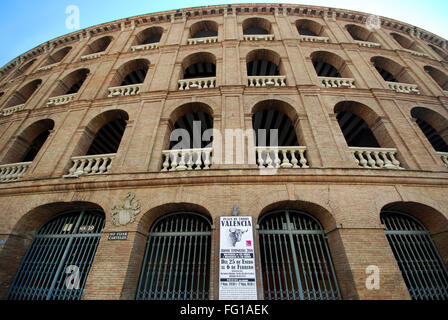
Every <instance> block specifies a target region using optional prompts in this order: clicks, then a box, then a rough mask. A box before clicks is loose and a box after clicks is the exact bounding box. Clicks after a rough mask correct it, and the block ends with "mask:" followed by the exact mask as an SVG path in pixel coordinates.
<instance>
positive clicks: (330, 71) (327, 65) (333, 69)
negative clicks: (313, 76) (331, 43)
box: [311, 51, 352, 78]
mask: <svg viewBox="0 0 448 320" xmlns="http://www.w3.org/2000/svg"><path fill="white" fill-rule="evenodd" d="M311 60H312V62H313V66H314V69H315V70H316V73H317V76H319V77H331V78H341V77H342V78H351V77H352V74H351V72H350V70H349V69H348V66H347V64H346V63H345V61H344V59H342V58H341V57H339V56H338V55H336V54H334V53H331V52H327V51H316V52H313V53H312V54H311Z"/></svg>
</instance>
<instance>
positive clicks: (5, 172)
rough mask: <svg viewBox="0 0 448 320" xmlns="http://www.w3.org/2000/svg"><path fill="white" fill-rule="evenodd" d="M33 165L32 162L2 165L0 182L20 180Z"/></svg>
mask: <svg viewBox="0 0 448 320" xmlns="http://www.w3.org/2000/svg"><path fill="white" fill-rule="evenodd" d="M31 163H32V162H19V163H10V164H3V165H0V182H10V181H17V180H20V178H22V177H23V175H24V174H25V172H26V170H27V169H28V167H29V166H30V165H31Z"/></svg>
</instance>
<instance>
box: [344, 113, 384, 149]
mask: <svg viewBox="0 0 448 320" xmlns="http://www.w3.org/2000/svg"><path fill="white" fill-rule="evenodd" d="M337 120H338V123H339V126H340V128H341V130H342V133H343V134H344V137H345V140H346V141H347V144H348V146H349V147H361V148H362V147H364V148H379V147H380V145H379V143H378V141H377V140H376V138H375V135H374V134H373V132H372V130H370V128H369V127H368V125H367V123H366V122H365V121H364V120H363V119H361V118H360V117H358V116H357V115H355V114H353V113H351V112H340V113H338V115H337Z"/></svg>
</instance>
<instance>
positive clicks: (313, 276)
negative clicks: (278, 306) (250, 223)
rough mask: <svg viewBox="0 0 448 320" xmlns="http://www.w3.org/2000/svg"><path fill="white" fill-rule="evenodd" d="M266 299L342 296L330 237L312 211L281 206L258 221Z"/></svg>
mask: <svg viewBox="0 0 448 320" xmlns="http://www.w3.org/2000/svg"><path fill="white" fill-rule="evenodd" d="M258 224H259V226H260V229H259V237H260V257H261V272H262V278H263V289H264V298H265V299H266V300H339V299H341V294H340V292H339V286H338V283H337V281H336V275H335V272H334V268H333V262H332V259H331V255H330V251H329V249H328V244H327V239H326V236H325V232H324V230H323V227H322V225H321V224H320V222H319V221H318V220H317V219H316V218H314V217H313V216H311V215H310V214H308V213H305V212H302V211H296V210H278V211H273V212H269V213H267V214H265V215H263V216H262V217H261V218H260V219H259V222H258Z"/></svg>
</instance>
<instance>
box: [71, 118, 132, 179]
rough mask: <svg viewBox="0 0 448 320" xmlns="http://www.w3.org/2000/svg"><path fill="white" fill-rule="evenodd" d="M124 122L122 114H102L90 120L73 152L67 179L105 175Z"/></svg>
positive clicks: (110, 163)
mask: <svg viewBox="0 0 448 320" xmlns="http://www.w3.org/2000/svg"><path fill="white" fill-rule="evenodd" d="M128 120H129V116H128V114H127V113H126V112H125V111H123V110H110V111H106V112H104V113H102V114H100V115H98V116H96V117H95V118H94V119H93V120H91V121H90V122H89V124H88V125H87V126H86V128H85V130H84V134H83V136H82V137H81V140H80V142H79V143H78V146H77V148H76V150H75V151H74V157H72V167H71V168H70V170H69V174H68V177H78V176H80V175H91V174H106V173H109V170H110V168H111V166H112V162H113V160H114V158H115V154H116V153H117V152H118V148H119V146H120V143H121V140H122V138H123V135H124V131H125V129H126V124H127V121H128Z"/></svg>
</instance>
